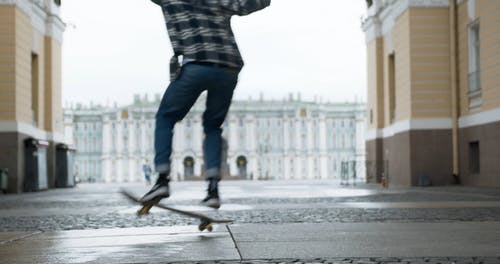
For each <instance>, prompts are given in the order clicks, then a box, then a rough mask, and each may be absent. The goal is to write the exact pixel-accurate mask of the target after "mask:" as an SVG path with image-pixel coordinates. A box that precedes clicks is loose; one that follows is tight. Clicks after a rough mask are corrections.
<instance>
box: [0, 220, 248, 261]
mask: <svg viewBox="0 0 500 264" xmlns="http://www.w3.org/2000/svg"><path fill="white" fill-rule="evenodd" d="M0 256H2V257H1V260H2V261H1V262H2V263H165V262H170V261H180V262H183V261H189V260H200V261H204V260H205V261H207V260H239V259H240V258H239V255H238V252H237V250H236V248H235V246H234V243H233V240H232V239H231V235H230V234H229V232H228V231H227V229H226V228H225V227H224V226H217V227H216V230H215V231H214V232H213V233H200V232H198V231H197V226H189V227H168V228H131V229H104V230H93V231H90V230H88V231H63V232H46V233H41V234H39V235H37V236H33V237H29V238H27V239H21V240H17V241H13V242H11V243H7V244H4V245H1V246H0Z"/></svg>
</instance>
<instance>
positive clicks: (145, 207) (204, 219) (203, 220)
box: [120, 190, 233, 232]
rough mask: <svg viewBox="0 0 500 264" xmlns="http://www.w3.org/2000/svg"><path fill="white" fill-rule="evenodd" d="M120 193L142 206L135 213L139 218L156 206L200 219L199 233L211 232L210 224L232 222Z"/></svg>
mask: <svg viewBox="0 0 500 264" xmlns="http://www.w3.org/2000/svg"><path fill="white" fill-rule="evenodd" d="M120 192H121V194H123V195H124V196H125V197H127V198H128V199H129V200H130V201H132V202H134V203H137V204H139V205H141V206H142V208H141V209H139V210H138V211H137V215H139V216H143V215H147V214H149V210H151V208H152V207H153V206H156V207H158V208H161V209H165V210H169V211H171V212H174V213H176V214H180V215H183V216H187V217H191V218H197V219H200V224H199V225H198V229H199V230H200V231H204V230H207V231H208V232H212V230H213V226H212V224H227V223H232V222H233V220H229V219H214V218H211V217H209V216H206V215H204V214H201V213H196V212H192V211H186V210H181V209H178V208H174V207H171V206H167V205H164V204H161V203H160V200H154V201H151V202H147V203H143V202H141V201H140V200H139V198H138V197H137V196H135V195H134V194H132V193H131V192H129V191H127V190H121V191H120Z"/></svg>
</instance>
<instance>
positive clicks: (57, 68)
mask: <svg viewBox="0 0 500 264" xmlns="http://www.w3.org/2000/svg"><path fill="white" fill-rule="evenodd" d="M60 5H61V2H60V0H0V148H1V149H2V151H1V152H0V168H2V169H8V172H9V173H8V174H9V180H8V191H9V192H20V191H22V190H23V185H24V183H25V182H24V179H25V175H26V172H25V154H26V153H25V151H24V144H25V143H24V142H25V140H26V139H27V138H34V139H37V140H42V141H46V142H48V143H49V147H48V149H47V164H46V169H47V176H48V187H53V185H54V181H55V166H56V161H55V145H56V144H57V143H61V142H64V136H63V121H62V102H61V68H62V65H61V46H62V35H63V31H64V29H65V25H64V23H63V22H62V20H61V18H60V16H59V9H60Z"/></svg>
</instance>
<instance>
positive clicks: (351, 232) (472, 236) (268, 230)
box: [229, 222, 500, 260]
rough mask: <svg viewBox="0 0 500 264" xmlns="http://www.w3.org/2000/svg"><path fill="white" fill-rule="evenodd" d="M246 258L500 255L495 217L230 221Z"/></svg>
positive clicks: (499, 235) (498, 225)
mask: <svg viewBox="0 0 500 264" xmlns="http://www.w3.org/2000/svg"><path fill="white" fill-rule="evenodd" d="M229 228H230V230H231V233H232V235H233V237H234V240H235V241H236V244H237V246H238V249H239V251H240V254H241V255H242V258H243V259H244V260H246V259H276V258H283V259H289V258H298V259H314V258H316V257H327V258H328V257H446V256H456V257H461V256H464V257H468V256H498V255H500V250H499V249H500V222H482V223H474V222H461V223H346V224H341V223H331V224H281V225H260V224H245V225H231V226H229Z"/></svg>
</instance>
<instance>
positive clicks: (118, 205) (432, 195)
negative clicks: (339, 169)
mask: <svg viewBox="0 0 500 264" xmlns="http://www.w3.org/2000/svg"><path fill="white" fill-rule="evenodd" d="M286 184H287V185H286V186H280V185H279V184H277V183H269V182H260V183H237V182H231V183H227V185H226V186H225V187H226V188H225V189H226V190H228V191H227V193H226V197H227V198H225V199H224V200H223V202H224V204H225V206H227V209H224V207H223V210H220V211H218V212H217V213H213V212H210V211H203V212H204V213H207V214H209V215H211V216H214V217H218V218H228V219H234V220H235V222H236V223H274V224H276V223H325V222H326V223H332V222H345V223H349V222H353V223H354V222H457V221H500V203H499V204H498V206H489V207H481V206H478V207H475V206H468V207H456V208H452V207H446V206H442V207H438V208H430V207H429V208H427V207H425V206H424V207H423V208H384V206H381V208H376V207H377V206H376V205H377V204H378V203H389V204H390V203H399V202H421V203H429V204H432V203H433V202H479V204H480V203H482V202H484V203H486V202H500V190H499V189H474V188H463V187H458V188H457V187H451V188H450V187H446V188H412V189H389V190H381V189H380V188H378V186H361V187H360V186H358V187H347V188H341V187H340V186H339V185H338V184H336V183H331V182H326V183H317V182H312V183H311V182H306V183H300V182H299V183H295V182H293V183H286ZM192 185H195V187H192V188H194V189H193V190H191V189H189V188H191V186H192ZM119 187H120V186H117V185H95V186H93V185H83V186H79V187H78V188H75V189H62V190H50V191H47V192H40V193H30V194H21V195H4V196H0V212H1V213H0V232H6V231H33V230H42V231H49V230H77V229H98V228H115V227H117V228H124V227H145V226H170V225H193V224H197V221H196V220H193V219H189V218H185V217H182V216H180V215H177V214H173V213H170V212H167V211H162V210H157V211H154V212H153V213H152V214H150V215H148V216H146V217H136V216H135V214H134V212H135V210H137V206H136V205H133V204H130V202H128V201H127V200H126V199H124V198H123V197H122V196H121V195H120V194H119V193H118V190H119ZM174 187H176V188H177V189H174V191H175V190H179V191H178V192H179V195H177V198H176V195H175V194H176V193H174V195H173V197H172V198H171V199H169V200H167V201H166V202H167V203H172V204H175V205H181V206H182V205H196V204H197V203H198V197H197V196H199V195H201V194H202V192H203V188H204V185H203V183H177V185H175V186H174ZM129 189H132V190H133V191H135V192H136V193H142V192H143V191H144V190H146V187H144V186H140V185H139V186H134V185H132V186H129ZM308 189H311V190H313V191H311V192H303V190H308ZM295 194H298V196H299V197H295V198H294V195H295ZM279 195H281V197H280V196H279ZM224 197H225V196H224V193H223V198H224ZM350 203H354V204H356V203H361V206H349V205H347V206H345V207H336V205H341V204H350ZM363 203H365V204H363ZM365 205H370V206H365ZM371 205H375V208H372V206H371Z"/></svg>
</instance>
